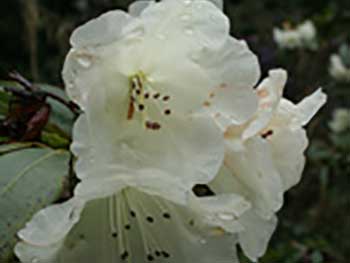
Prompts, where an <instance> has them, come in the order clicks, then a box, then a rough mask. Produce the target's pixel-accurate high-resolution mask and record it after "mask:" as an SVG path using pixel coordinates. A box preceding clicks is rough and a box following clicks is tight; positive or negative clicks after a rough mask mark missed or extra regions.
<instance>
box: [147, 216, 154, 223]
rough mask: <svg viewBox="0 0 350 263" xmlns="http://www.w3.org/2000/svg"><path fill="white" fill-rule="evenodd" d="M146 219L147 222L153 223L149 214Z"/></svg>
mask: <svg viewBox="0 0 350 263" xmlns="http://www.w3.org/2000/svg"><path fill="white" fill-rule="evenodd" d="M146 219H147V221H148V222H149V223H153V222H154V219H153V217H151V216H147V217H146Z"/></svg>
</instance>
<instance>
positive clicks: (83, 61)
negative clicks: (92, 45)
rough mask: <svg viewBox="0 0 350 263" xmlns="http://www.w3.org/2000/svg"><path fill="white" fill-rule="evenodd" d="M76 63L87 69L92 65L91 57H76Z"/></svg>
mask: <svg viewBox="0 0 350 263" xmlns="http://www.w3.org/2000/svg"><path fill="white" fill-rule="evenodd" d="M77 61H78V63H79V65H80V66H82V67H83V68H89V67H90V66H91V64H92V61H91V57H89V56H79V57H77Z"/></svg>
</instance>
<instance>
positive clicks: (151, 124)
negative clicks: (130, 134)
mask: <svg viewBox="0 0 350 263" xmlns="http://www.w3.org/2000/svg"><path fill="white" fill-rule="evenodd" d="M146 128H147V129H150V130H159V129H160V128H161V126H160V124H159V123H158V122H151V121H146Z"/></svg>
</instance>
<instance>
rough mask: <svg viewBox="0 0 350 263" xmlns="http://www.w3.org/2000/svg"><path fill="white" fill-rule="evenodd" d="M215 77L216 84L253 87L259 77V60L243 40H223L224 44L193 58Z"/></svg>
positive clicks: (230, 38) (229, 38)
mask: <svg viewBox="0 0 350 263" xmlns="http://www.w3.org/2000/svg"><path fill="white" fill-rule="evenodd" d="M195 61H197V63H199V64H200V65H201V66H202V67H203V68H205V69H206V71H207V72H208V73H207V74H208V75H210V76H212V78H214V79H216V78H217V80H216V82H217V84H218V85H220V84H226V85H228V86H233V87H242V88H243V87H244V88H247V89H250V88H253V87H254V86H255V84H256V83H257V82H258V80H259V78H260V66H259V61H258V59H257V57H256V56H255V54H254V53H253V52H252V51H251V50H250V49H249V47H248V45H247V44H246V42H244V41H239V40H237V39H234V38H232V37H228V38H227V39H226V40H225V43H224V45H223V46H222V47H221V48H220V49H219V50H215V51H214V52H210V50H206V52H203V54H202V56H199V57H198V58H197V59H195Z"/></svg>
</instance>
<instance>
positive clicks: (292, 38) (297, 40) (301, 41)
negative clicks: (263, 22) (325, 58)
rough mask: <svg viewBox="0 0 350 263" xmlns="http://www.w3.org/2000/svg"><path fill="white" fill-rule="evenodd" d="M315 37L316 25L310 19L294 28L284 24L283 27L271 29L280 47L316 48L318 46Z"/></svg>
mask: <svg viewBox="0 0 350 263" xmlns="http://www.w3.org/2000/svg"><path fill="white" fill-rule="evenodd" d="M316 37H317V31H316V27H315V25H314V24H313V22H312V21H311V20H307V21H305V22H304V23H302V24H300V25H298V26H297V27H296V28H291V27H290V26H286V27H285V28H284V29H279V28H274V29H273V38H274V40H275V42H276V43H277V45H278V46H279V47H280V48H282V49H298V48H309V49H311V50H316V49H317V48H318V44H317V39H316Z"/></svg>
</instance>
